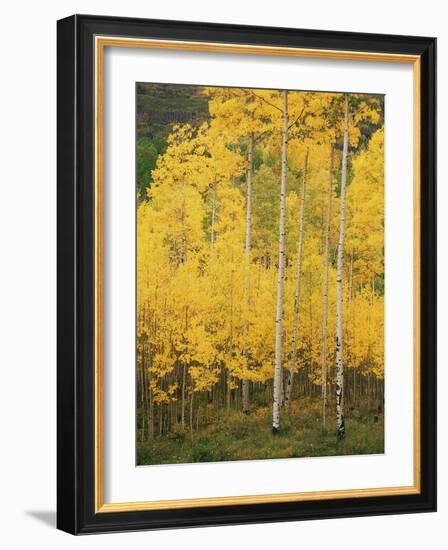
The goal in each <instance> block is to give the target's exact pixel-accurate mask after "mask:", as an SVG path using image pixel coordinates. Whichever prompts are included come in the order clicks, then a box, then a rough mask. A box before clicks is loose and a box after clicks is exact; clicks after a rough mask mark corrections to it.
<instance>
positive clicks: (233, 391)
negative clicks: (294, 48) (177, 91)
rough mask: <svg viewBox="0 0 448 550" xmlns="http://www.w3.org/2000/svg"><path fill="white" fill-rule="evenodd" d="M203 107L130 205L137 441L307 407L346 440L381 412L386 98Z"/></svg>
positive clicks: (311, 97) (277, 425) (239, 97)
mask: <svg viewBox="0 0 448 550" xmlns="http://www.w3.org/2000/svg"><path fill="white" fill-rule="evenodd" d="M203 93H204V94H206V95H207V98H208V108H209V115H210V116H209V119H208V120H207V121H206V122H203V123H201V124H199V125H191V124H178V125H175V126H173V128H172V131H171V133H170V135H169V137H168V139H167V144H166V149H165V152H164V153H163V154H160V155H158V157H157V161H156V163H155V168H154V169H152V173H151V178H150V180H151V186H150V187H149V188H148V189H147V190H146V193H143V194H141V193H140V195H139V204H138V212H137V225H138V229H137V231H138V235H137V256H138V260H137V366H138V369H137V374H138V379H137V381H138V384H137V388H138V393H137V399H138V410H139V415H138V428H139V437H140V438H141V440H147V439H150V438H153V437H155V436H158V435H162V434H167V433H169V432H172V431H175V430H185V431H190V432H191V433H192V434H193V433H194V432H195V430H197V429H200V427H201V426H205V425H207V423H208V422H209V421H210V418H211V417H212V416H213V414H212V411H216V410H223V411H225V410H226V409H227V410H230V409H236V410H241V411H242V412H244V413H246V414H249V415H250V414H251V411H252V410H253V409H256V408H257V407H261V406H271V407H272V427H271V428H272V430H273V432H274V433H277V432H279V431H281V426H282V420H281V419H282V415H283V414H289V412H288V411H289V410H290V404H291V402H296V403H297V404H298V406H299V407H300V403H301V399H302V398H303V397H304V396H315V397H316V398H319V399H321V400H322V423H323V425H324V426H325V424H327V425H328V423H329V419H334V420H332V421H333V422H334V426H335V429H336V433H337V436H338V438H340V439H342V438H344V437H345V423H344V417H345V415H346V414H349V411H346V410H345V403H344V399H346V400H349V401H350V403H351V404H354V403H356V402H357V401H358V400H361V399H364V400H368V402H369V403H371V406H372V407H374V408H377V407H378V406H380V407H381V403H382V399H383V378H384V358H383V354H384V349H383V307H384V303H383V301H384V262H383V233H384V228H383V218H384V197H383V188H384V181H383V128H382V124H383V104H382V98H380V97H376V96H365V95H355V94H350V95H349V94H336V93H334V94H324V93H310V92H291V91H269V90H250V89H247V90H245V89H227V88H223V89H220V88H211V89H204V91H203ZM152 153H153V152H152V151H151V154H152ZM151 163H153V160H152V159H151ZM153 164H154V163H153ZM330 403H331V404H332V405H333V404H334V408H332V409H330ZM266 428H267V429H268V426H266Z"/></svg>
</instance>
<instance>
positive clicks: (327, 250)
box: [321, 144, 334, 427]
mask: <svg viewBox="0 0 448 550" xmlns="http://www.w3.org/2000/svg"><path fill="white" fill-rule="evenodd" d="M333 165H334V145H333V144H331V152H330V174H329V178H328V200H327V227H326V228H325V255H324V306H323V313H322V361H321V364H322V423H323V426H324V427H325V421H326V412H327V321H328V256H329V254H330V228H331V202H332V198H333V167H334V166H333Z"/></svg>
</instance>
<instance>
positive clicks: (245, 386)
mask: <svg viewBox="0 0 448 550" xmlns="http://www.w3.org/2000/svg"><path fill="white" fill-rule="evenodd" d="M253 156H254V136H253V134H251V135H250V137H249V147H248V152H247V178H246V179H247V182H246V183H247V190H246V275H245V281H244V286H245V300H246V304H245V306H246V312H247V311H248V309H249V293H250V252H251V234H252V173H253V164H254V160H253ZM248 331H249V327H248V326H246V338H247V336H248ZM248 354H249V350H248V349H247V348H246V349H245V350H244V355H245V359H246V370H248V369H249V357H248ZM242 393H243V413H245V414H247V413H248V412H249V380H248V379H247V378H243V388H242Z"/></svg>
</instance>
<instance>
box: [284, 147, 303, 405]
mask: <svg viewBox="0 0 448 550" xmlns="http://www.w3.org/2000/svg"><path fill="white" fill-rule="evenodd" d="M307 174H308V151H307V152H306V156H305V164H304V166H303V178H302V186H301V187H302V188H301V190H300V221H299V242H298V245H297V278H296V291H295V295H294V319H293V324H292V349H291V361H290V365H289V372H288V376H287V380H286V390H285V407H286V409H288V408H289V404H290V402H291V394H292V386H293V383H294V369H295V364H296V357H297V332H298V327H299V307H300V282H301V274H302V248H303V222H304V219H305V190H306V178H307Z"/></svg>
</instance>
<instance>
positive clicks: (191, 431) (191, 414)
mask: <svg viewBox="0 0 448 550" xmlns="http://www.w3.org/2000/svg"><path fill="white" fill-rule="evenodd" d="M193 397H194V391H193V388H191V396H190V437H191V439H193Z"/></svg>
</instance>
